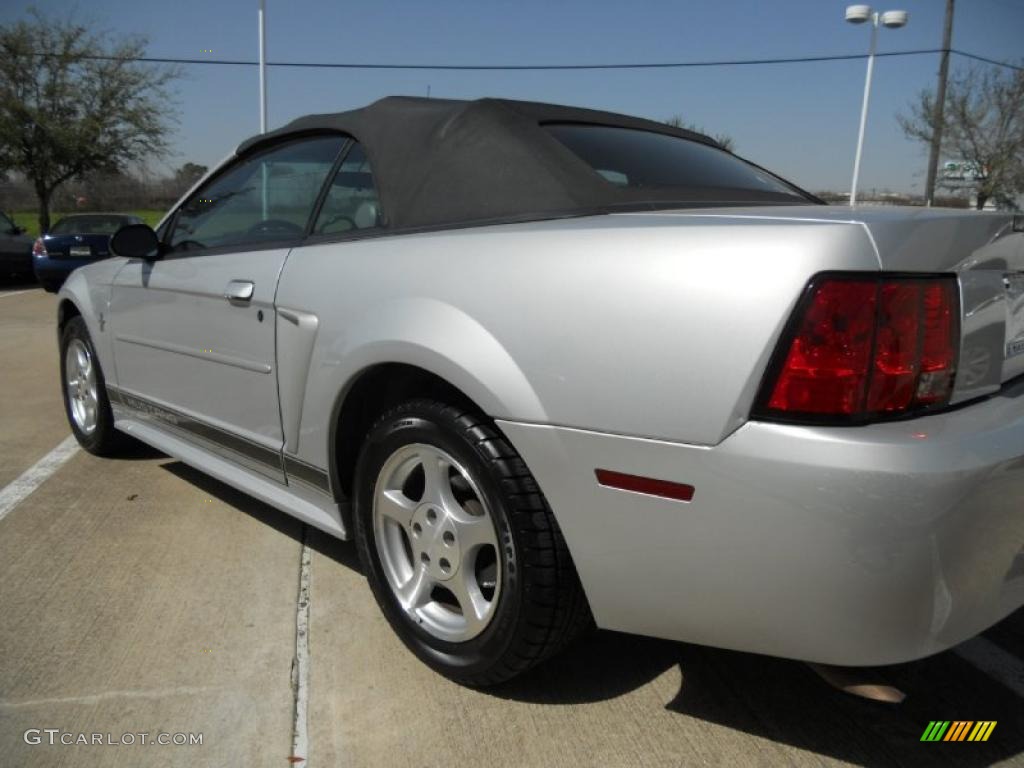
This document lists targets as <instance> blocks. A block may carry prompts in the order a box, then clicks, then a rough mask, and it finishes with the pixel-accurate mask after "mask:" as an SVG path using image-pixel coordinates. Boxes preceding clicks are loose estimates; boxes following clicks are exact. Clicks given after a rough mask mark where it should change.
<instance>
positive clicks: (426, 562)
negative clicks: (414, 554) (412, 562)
mask: <svg viewBox="0 0 1024 768" xmlns="http://www.w3.org/2000/svg"><path fill="white" fill-rule="evenodd" d="M420 560H422V561H423V564H424V565H430V555H428V554H427V553H426V552H423V553H421V554H420Z"/></svg>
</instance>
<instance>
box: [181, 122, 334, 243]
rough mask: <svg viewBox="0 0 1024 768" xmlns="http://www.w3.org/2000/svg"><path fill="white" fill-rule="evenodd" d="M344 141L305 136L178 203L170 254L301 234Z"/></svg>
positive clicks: (218, 178) (250, 159) (249, 159)
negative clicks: (182, 203) (181, 204)
mask: <svg viewBox="0 0 1024 768" xmlns="http://www.w3.org/2000/svg"><path fill="white" fill-rule="evenodd" d="M344 143H345V139H344V138H343V137H341V136H329V137H326V136H325V137H322V138H316V139H303V140H301V141H296V142H291V143H289V144H285V145H284V146H278V147H273V148H271V149H267V150H264V151H262V152H258V153H256V154H255V155H252V156H250V157H247V158H246V159H245V160H242V161H241V162H240V163H238V164H237V165H235V166H234V167H232V168H231V169H230V170H228V171H226V172H225V173H221V174H219V175H218V176H216V177H215V178H214V179H213V180H212V181H210V183H209V184H206V185H204V186H203V187H202V188H201V189H199V190H198V191H197V192H196V193H195V194H193V195H192V197H190V198H189V199H188V200H187V201H186V202H185V204H184V205H183V206H182V207H181V209H180V211H179V213H178V218H177V221H176V222H175V224H174V231H173V232H172V233H171V238H170V243H169V246H170V250H171V251H172V252H180V251H190V250H197V249H204V248H220V247H224V246H234V245H255V244H260V243H269V242H275V241H281V240H292V239H294V238H297V237H301V236H302V235H303V234H304V233H305V230H306V224H307V222H308V221H309V217H310V215H311V214H312V212H313V205H314V203H315V202H316V199H317V197H318V196H319V194H320V190H321V188H322V187H323V183H324V179H326V178H327V174H328V172H329V171H330V169H331V166H332V165H333V164H334V161H335V159H336V158H337V156H338V152H339V151H340V150H341V147H342V145H343V144H344Z"/></svg>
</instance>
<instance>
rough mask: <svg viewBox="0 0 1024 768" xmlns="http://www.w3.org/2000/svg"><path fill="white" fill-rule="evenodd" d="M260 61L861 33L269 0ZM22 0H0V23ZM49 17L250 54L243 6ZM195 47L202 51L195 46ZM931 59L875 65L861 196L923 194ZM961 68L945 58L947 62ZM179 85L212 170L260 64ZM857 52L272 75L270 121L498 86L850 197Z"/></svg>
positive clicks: (182, 133)
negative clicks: (920, 122) (681, 131)
mask: <svg viewBox="0 0 1024 768" xmlns="http://www.w3.org/2000/svg"><path fill="white" fill-rule="evenodd" d="M266 4H267V13H266V21H267V58H268V60H269V61H271V62H273V61H275V60H276V61H285V60H289V61H315V62H360V63H423V64H532V63H540V64H579V63H619V62H629V63H641V62H665V61H694V60H708V59H745V58H765V57H770V58H774V57H791V56H803V55H809V56H814V55H832V54H849V53H865V52H866V51H867V48H868V43H869V30H868V28H867V26H866V25H863V26H854V25H851V24H847V23H845V22H844V20H843V13H844V8H845V6H846V4H847V3H845V2H842V0H838V1H836V0H779V1H778V2H774V3H770V2H765V1H764V0H717V1H714V0H712V1H711V2H707V1H705V2H688V1H687V0H674V1H673V2H668V1H666V0H650V1H647V0H633V2H619V3H611V2H605V0H589V1H584V0H541V1H538V0H514V1H513V0H476V2H469V0H433V1H432V2H429V3H428V2H423V1H422V0H419V1H418V2H417V1H415V0H375V2H372V3H371V2H360V3H352V2H345V1H344V0H266ZM29 5H30V3H22V2H21V0H5V2H4V4H3V7H2V8H0V24H3V23H7V22H10V21H12V20H15V19H17V18H20V17H21V16H23V15H24V14H25V12H26V10H27V8H28V7H29ZM31 5H33V6H35V7H36V8H38V9H40V10H41V11H43V12H44V13H47V14H50V15H53V16H58V15H60V16H64V15H67V14H71V15H72V16H73V17H74V18H75V19H77V20H79V21H84V22H88V23H91V24H95V25H96V26H97V27H99V28H101V29H105V30H107V31H108V34H109V36H110V39H114V38H116V37H118V36H120V35H128V34H137V35H144V36H145V37H146V38H147V39H148V41H149V44H148V47H147V53H148V55H151V56H161V57H163V56H167V57H181V58H211V59H212V58H221V59H244V60H255V59H256V58H257V7H258V2H257V0H175V2H173V3H167V2H155V1H154V0H89V2H88V3H83V4H80V5H77V6H76V5H74V4H69V3H68V2H58V1H57V0H33V2H32V3H31ZM944 8H945V1H944V0H894V2H893V3H892V4H887V5H884V6H878V7H877V10H882V11H884V10H890V9H902V10H906V11H909V13H910V23H909V24H908V25H907V26H906V27H904V28H902V29H897V30H889V29H882V30H880V32H879V42H878V47H879V51H880V52H881V51H895V50H909V49H919V48H938V47H940V46H941V42H942V21H943V13H944ZM1022 32H1024V0H957V3H956V15H955V20H954V30H953V47H954V48H959V49H961V50H965V51H968V52H971V53H977V54H980V55H983V56H987V57H990V58H995V59H1001V60H1011V61H1017V62H1019V61H1020V60H1021V59H1022V58H1024V36H1022V34H1021V33H1022ZM207 51H209V52H207ZM938 63H939V56H938V54H929V55H921V56H914V57H892V58H885V57H882V58H879V59H878V60H876V64H875V76H874V84H873V87H872V96H871V106H870V112H869V116H868V129H867V135H866V139H865V150H864V159H863V163H862V169H861V184H860V188H861V189H862V190H872V189H878V190H883V189H890V190H893V191H897V192H911V193H920V192H921V191H922V188H923V186H924V173H925V163H926V157H927V153H926V151H925V149H924V148H923V147H921V146H920V145H919V144H916V143H914V142H912V141H910V140H908V139H906V138H905V137H904V136H903V133H902V131H901V130H900V128H899V126H898V124H897V122H896V114H897V113H898V112H900V111H901V110H903V111H906V109H907V105H908V103H909V102H910V101H911V100H912V99H913V98H914V96H915V94H917V93H918V92H919V91H920V90H921V89H924V88H934V86H935V79H936V73H937V69H938ZM965 66H967V62H966V60H964V59H962V58H960V57H957V56H953V57H952V60H951V71H952V72H956V71H957V70H958V69H961V68H963V67H965ZM183 71H184V77H183V78H182V79H181V80H179V81H178V83H177V84H176V86H175V91H176V96H175V103H173V104H168V106H167V111H168V114H169V116H173V117H174V118H175V119H176V123H177V124H176V128H175V132H174V135H173V139H172V146H173V151H174V155H173V156H172V157H171V158H170V159H168V160H167V161H165V163H164V164H163V167H164V168H167V167H176V166H178V165H180V164H182V163H184V162H195V163H201V164H204V165H214V164H216V163H217V162H219V161H220V160H221V159H223V158H224V156H225V155H227V154H228V153H229V152H231V150H232V149H233V148H234V147H235V146H236V145H237V144H238V143H239V142H240V141H241V140H242V139H244V138H246V137H248V136H250V135H252V134H254V133H257V132H258V131H259V88H258V72H257V68H256V67H252V66H249V67H246V66H212V65H192V66H186V67H184V70H183ZM864 74H865V62H864V61H863V60H854V61H838V62H824V63H823V62H818V63H810V64H778V65H765V66H744V67H714V68H693V69H665V70H650V69H648V70H625V71H563V72H551V71H547V72H493V71H491V72H438V71H404V70H385V71H367V70H348V69H345V70H320V69H293V68H269V69H268V126H269V127H270V128H275V127H279V126H281V125H283V124H284V123H286V122H288V121H289V120H291V119H293V118H295V117H298V116H300V115H303V114H308V113H311V112H335V111H340V110H344V109H350V108H354V107H359V106H363V105H365V104H367V103H369V102H371V101H373V100H375V99H377V98H380V97H382V96H387V95H394V94H403V95H427V93H428V90H429V93H430V95H431V96H434V97H446V98H477V97H481V96H500V97H506V98H519V99H530V100H536V101H549V102H556V103H564V104H572V105H578V106H586V107H593V108H597V109H607V110H612V111H616V112H624V113H627V114H634V115H640V116H644V117H649V118H653V119H659V120H661V119H665V118H668V117H671V116H673V115H680V116H682V117H683V119H684V120H686V121H688V122H692V123H695V124H696V125H698V126H701V127H703V128H704V129H706V130H707V131H708V132H709V133H713V134H714V133H725V134H728V135H729V136H731V137H732V138H733V139H734V141H735V145H736V148H735V151H736V152H737V153H738V154H740V155H741V156H744V157H747V158H749V159H751V160H753V161H754V162H756V163H758V164H760V165H764V166H766V167H768V168H770V169H771V170H773V171H775V172H777V173H779V174H781V175H783V176H785V177H787V178H789V179H790V180H792V181H793V182H795V183H797V184H799V185H800V186H803V187H805V188H807V189H811V190H816V191H818V190H834V191H843V190H848V189H849V184H850V176H851V173H852V166H853V157H854V151H855V145H856V138H857V124H858V120H859V116H860V107H861V98H862V94H863V88H864Z"/></svg>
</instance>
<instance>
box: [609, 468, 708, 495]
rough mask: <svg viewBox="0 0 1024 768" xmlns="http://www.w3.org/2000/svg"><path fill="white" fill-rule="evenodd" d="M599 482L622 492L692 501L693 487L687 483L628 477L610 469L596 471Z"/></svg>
mask: <svg viewBox="0 0 1024 768" xmlns="http://www.w3.org/2000/svg"><path fill="white" fill-rule="evenodd" d="M594 474H595V475H596V476H597V482H598V483H600V484H601V485H603V486H605V487H606V488H617V489H618V490H620V491H632V492H633V493H644V494H647V495H648V496H661V497H662V498H666V499H672V500H674V501H691V500H692V499H693V486H692V485H686V484H685V483H673V482H670V481H668V480H655V479H654V478H653V477H641V476H640V475H627V474H625V473H623V472H612V471H611V470H610V469H595V470H594Z"/></svg>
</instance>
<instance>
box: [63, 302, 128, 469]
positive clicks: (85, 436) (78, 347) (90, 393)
mask: <svg viewBox="0 0 1024 768" xmlns="http://www.w3.org/2000/svg"><path fill="white" fill-rule="evenodd" d="M60 340H61V342H60V353H61V354H60V377H61V385H62V386H61V391H62V392H63V395H64V411H65V413H66V414H67V417H68V423H69V424H70V425H71V431H72V433H74V435H75V439H77V440H78V443H79V445H81V446H82V447H83V448H85V450H87V451H88V452H89V453H94V454H96V455H97V456H109V455H111V454H113V453H116V452H117V451H118V450H119V449H120V448H121V447H122V446H123V445H124V443H125V440H126V438H125V437H124V436H123V435H122V434H121V433H120V432H118V431H117V430H116V429H114V414H113V412H112V411H111V410H110V400H109V399H108V398H107V385H106V382H105V381H104V378H103V371H102V370H101V369H100V362H99V359H98V358H97V357H96V348H95V347H94V346H93V344H92V339H90V338H89V330H88V328H87V327H86V325H85V321H84V320H83V319H82V318H81V317H73V318H71V319H70V320H69V321H68V323H67V325H65V326H64V330H63V331H62V332H61V337H60Z"/></svg>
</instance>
